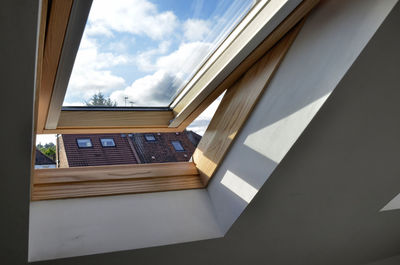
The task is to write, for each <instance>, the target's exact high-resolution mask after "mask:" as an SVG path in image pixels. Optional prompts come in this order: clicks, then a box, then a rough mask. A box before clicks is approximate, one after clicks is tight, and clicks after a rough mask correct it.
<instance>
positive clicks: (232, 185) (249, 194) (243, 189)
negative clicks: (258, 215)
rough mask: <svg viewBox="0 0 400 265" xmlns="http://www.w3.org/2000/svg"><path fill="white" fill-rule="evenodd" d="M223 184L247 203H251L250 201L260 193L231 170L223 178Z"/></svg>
mask: <svg viewBox="0 0 400 265" xmlns="http://www.w3.org/2000/svg"><path fill="white" fill-rule="evenodd" d="M221 184H222V185H224V186H225V187H227V188H228V189H229V190H230V191H232V192H233V193H235V194H236V195H237V196H239V197H240V198H242V199H243V200H244V201H245V202H247V203H250V201H251V200H252V199H253V198H254V196H255V195H256V194H257V192H258V190H257V189H256V188H254V187H253V186H251V185H250V184H249V183H247V182H246V181H244V180H243V179H241V178H240V177H238V176H237V175H235V174H234V173H232V172H231V171H229V170H228V171H227V172H226V174H225V176H224V177H223V178H222V180H221Z"/></svg>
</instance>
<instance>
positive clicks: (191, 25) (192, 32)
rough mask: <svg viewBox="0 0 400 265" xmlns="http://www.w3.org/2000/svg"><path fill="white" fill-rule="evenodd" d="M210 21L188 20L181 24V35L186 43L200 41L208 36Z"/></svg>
mask: <svg viewBox="0 0 400 265" xmlns="http://www.w3.org/2000/svg"><path fill="white" fill-rule="evenodd" d="M210 24H211V21H208V20H201V19H188V20H186V21H185V23H184V24H183V32H184V33H183V35H184V37H185V39H186V40H188V41H202V40H204V39H206V37H207V36H208V35H209V34H210V32H211V30H210Z"/></svg>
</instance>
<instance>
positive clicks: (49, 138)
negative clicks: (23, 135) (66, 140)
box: [36, 134, 56, 145]
mask: <svg viewBox="0 0 400 265" xmlns="http://www.w3.org/2000/svg"><path fill="white" fill-rule="evenodd" d="M48 143H53V144H55V143H56V135H55V134H38V135H36V145H38V144H42V145H45V144H48Z"/></svg>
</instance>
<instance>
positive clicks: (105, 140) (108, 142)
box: [100, 138, 115, 147]
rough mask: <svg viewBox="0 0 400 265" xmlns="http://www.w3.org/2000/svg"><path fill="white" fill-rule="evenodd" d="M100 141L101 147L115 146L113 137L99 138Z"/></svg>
mask: <svg viewBox="0 0 400 265" xmlns="http://www.w3.org/2000/svg"><path fill="white" fill-rule="evenodd" d="M100 142H101V146H103V147H114V146H115V142H114V139H112V138H101V139H100Z"/></svg>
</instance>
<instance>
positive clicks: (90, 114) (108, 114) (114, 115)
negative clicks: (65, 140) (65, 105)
mask: <svg viewBox="0 0 400 265" xmlns="http://www.w3.org/2000/svg"><path fill="white" fill-rule="evenodd" d="M172 118H173V113H172V111H171V110H161V111H158V110H155V111H151V110H149V111H90V110H87V111H84V110H83V111H80V110H78V111H64V110H63V111H61V115H60V119H59V121H58V127H57V128H58V129H68V128H88V127H102V128H107V127H150V128H151V127H167V126H168V124H169V121H170V120H171V119H172Z"/></svg>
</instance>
